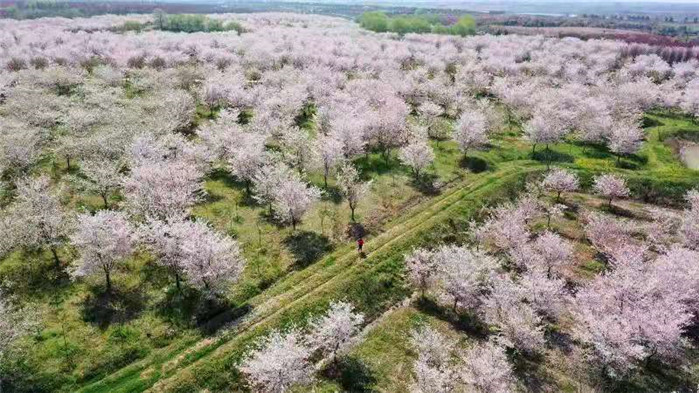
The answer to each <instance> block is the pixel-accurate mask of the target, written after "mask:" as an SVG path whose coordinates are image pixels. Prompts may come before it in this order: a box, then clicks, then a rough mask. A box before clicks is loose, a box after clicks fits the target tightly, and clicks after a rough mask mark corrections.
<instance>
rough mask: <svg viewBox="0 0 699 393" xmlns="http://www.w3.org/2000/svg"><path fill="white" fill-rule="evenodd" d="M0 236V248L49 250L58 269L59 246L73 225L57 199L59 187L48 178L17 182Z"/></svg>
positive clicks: (70, 216) (69, 216)
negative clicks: (12, 201) (55, 187)
mask: <svg viewBox="0 0 699 393" xmlns="http://www.w3.org/2000/svg"><path fill="white" fill-rule="evenodd" d="M2 222H3V227H4V228H3V229H4V231H5V233H3V238H2V240H1V242H2V243H3V246H2V247H0V249H2V250H3V251H5V252H6V251H9V250H11V249H13V248H15V247H29V248H32V247H38V248H45V249H48V250H50V251H51V254H52V255H53V258H54V262H55V264H56V267H57V268H60V265H61V261H60V259H59V258H58V248H59V247H60V246H61V245H62V244H63V242H64V241H65V240H66V239H67V237H68V235H69V233H70V232H71V229H72V227H73V216H72V215H71V214H70V213H69V212H67V211H66V209H64V208H63V206H62V205H61V202H60V200H59V195H58V190H57V189H54V188H52V187H51V182H50V180H49V178H48V177H46V176H41V177H38V178H27V179H22V180H20V181H18V182H17V197H16V198H15V201H14V203H13V204H12V205H11V206H10V207H9V208H8V212H7V215H5V216H4V217H3V220H2Z"/></svg>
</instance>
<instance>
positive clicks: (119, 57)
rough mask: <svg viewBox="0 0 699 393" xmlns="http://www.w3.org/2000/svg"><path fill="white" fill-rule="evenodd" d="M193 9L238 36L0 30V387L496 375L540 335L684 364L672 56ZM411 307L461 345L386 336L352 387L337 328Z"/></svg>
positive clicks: (75, 28) (686, 273) (693, 96)
mask: <svg viewBox="0 0 699 393" xmlns="http://www.w3.org/2000/svg"><path fill="white" fill-rule="evenodd" d="M209 18H210V20H220V21H222V22H226V23H227V22H236V23H238V24H240V25H241V26H242V28H241V29H239V30H238V31H226V32H208V33H205V32H197V33H190V34H187V33H175V32H167V31H162V30H155V29H152V28H150V27H148V26H150V25H149V23H152V22H153V20H152V19H153V16H148V15H140V16H132V15H129V16H110V15H106V16H99V17H94V18H89V19H80V18H78V19H62V18H42V19H37V20H24V21H17V20H6V19H3V20H0V235H1V236H0V289H1V290H2V291H1V292H0V344H1V346H0V390H2V388H5V387H9V389H10V391H19V392H30V391H31V392H49V391H51V392H53V391H60V392H68V391H81V390H82V389H86V390H87V391H94V390H90V389H98V390H102V391H105V390H106V391H134V389H135V391H142V390H146V389H148V388H151V387H152V388H153V389H154V390H158V389H160V390H162V391H174V390H178V391H226V390H240V389H252V390H256V391H265V392H267V391H270V392H277V391H278V392H285V391H289V390H290V389H296V388H297V387H298V386H299V385H305V386H307V387H308V388H309V389H313V388H314V387H316V386H321V385H322V386H325V385H327V386H325V387H327V391H339V390H342V389H348V390H353V389H355V387H352V388H348V387H345V385H342V383H345V382H347V378H348V377H347V376H348V375H350V377H349V379H350V380H353V381H355V382H356V381H360V380H361V381H365V382H366V383H367V384H371V383H376V384H378V385H380V386H379V388H380V389H379V390H381V389H383V391H392V389H393V390H396V389H397V391H401V389H403V390H405V389H411V390H413V391H416V392H421V391H422V392H432V391H434V392H444V391H461V390H468V391H482V392H495V391H497V392H508V391H520V390H522V389H525V387H524V382H523V381H522V379H521V378H519V376H520V375H519V373H518V371H519V370H521V366H522V364H523V363H522V362H530V361H542V362H546V361H548V360H549V359H550V354H551V352H552V349H551V348H552V347H554V346H555V345H556V343H557V341H556V340H555V339H554V338H558V341H564V339H563V338H561V337H564V336H565V337H566V338H569V340H570V341H571V342H572V344H571V346H573V347H574V348H575V350H574V351H573V350H571V351H572V352H574V353H575V354H580V358H581V359H577V358H576V359H573V358H572V356H571V357H568V358H566V359H565V360H566V361H565V362H562V363H561V364H573V363H575V364H584V365H585V367H584V368H582V369H585V370H587V369H588V368H587V367H588V366H591V365H595V366H599V368H601V369H602V370H601V371H602V372H601V373H597V374H595V375H603V376H604V377H601V378H603V380H604V381H609V380H610V378H611V379H613V380H614V381H616V382H618V381H626V380H629V379H630V378H633V376H634V375H637V374H639V373H641V374H642V373H643V370H645V367H647V366H648V365H649V364H651V363H652V362H659V364H662V365H673V367H674V366H676V365H677V364H681V363H682V361H685V362H687V361H690V360H691V357H690V356H689V355H687V354H688V353H689V352H691V351H688V349H691V348H693V344H692V342H691V340H690V337H689V335H688V332H690V331H691V330H692V328H694V327H695V325H694V324H695V317H696V315H695V313H696V311H697V310H698V309H699V306H698V305H697V304H696V298H697V295H698V294H697V293H696V292H697V288H698V285H699V276H697V271H698V270H697V269H696V266H694V265H696V263H699V261H697V252H698V250H699V227H698V226H697V225H698V224H697V222H699V218H698V217H699V196H698V194H697V191H689V192H688V193H687V191H688V190H689V189H691V188H695V187H696V183H692V181H695V180H696V179H697V176H696V173H692V172H691V171H689V170H688V169H686V168H684V167H682V166H681V164H679V161H678V160H677V158H676V157H675V156H673V153H672V150H671V146H670V145H671V144H670V143H665V141H666V139H669V140H671V141H674V140H675V139H677V138H680V136H682V132H685V131H686V130H687V129H695V128H696V123H695V122H696V118H697V117H699V62H697V61H696V60H687V61H677V62H673V63H668V62H667V61H666V60H663V58H661V57H659V56H658V55H656V54H655V53H656V52H658V48H655V47H650V46H647V47H646V46H642V45H634V46H633V48H631V47H630V46H629V44H626V43H623V42H616V41H610V40H595V39H590V40H580V39H575V38H562V39H560V38H545V37H540V36H518V35H502V36H493V35H478V36H471V37H457V36H445V35H433V34H424V35H418V34H407V35H405V36H399V35H396V34H392V33H382V34H377V33H373V32H369V31H366V30H363V29H361V28H360V27H359V26H358V25H357V24H355V23H354V22H351V21H348V20H343V19H339V18H332V17H325V16H314V15H295V14H271V13H270V14H265V13H260V14H220V15H212V16H210V17H209ZM133 21H137V22H139V23H142V26H144V29H142V30H139V31H138V32H134V31H128V29H124V28H123V26H124V24H125V23H127V22H133ZM654 119H655V120H654ZM658 119H660V120H658ZM678 119H679V120H678ZM648 120H654V121H655V122H656V123H657V124H655V125H654V124H651V123H653V122H650V121H648ZM663 121H665V122H667V124H665V123H663ZM658 124H660V125H658ZM644 127H645V128H644ZM668 130H669V131H672V132H674V133H670V134H668V132H669V131H668ZM661 131H662V132H661ZM673 138H675V139H673ZM541 161H545V162H546V165H542V162H541ZM552 165H557V166H560V167H556V168H551V166H552ZM543 171H546V173H544V174H541V176H540V179H537V180H536V181H535V182H533V181H531V179H529V180H530V183H529V187H528V188H527V189H528V191H527V192H526V193H525V194H522V195H520V196H519V197H518V198H517V199H516V200H510V201H503V200H502V198H500V197H501V196H502V195H505V194H507V195H514V194H515V192H514V191H515V190H514V188H517V191H519V188H521V187H520V186H521V185H522V184H523V182H519V183H517V184H518V186H516V187H515V186H512V184H514V183H515V182H514V180H512V179H513V178H514V177H515V176H522V177H529V178H531V177H534V176H535V175H534V174H535V173H537V172H543ZM517 179H519V178H517ZM658 179H661V180H662V181H660V180H658ZM519 180H521V179H519ZM653 180H654V181H655V183H652V184H651V185H657V184H660V185H663V186H664V187H665V188H663V189H660V190H659V189H658V188H657V187H656V188H653V187H650V186H648V183H644V182H646V181H653ZM688 184H689V185H690V186H688ZM499 187H502V190H500V189H499ZM506 187H510V188H508V189H505V188H506ZM518 187H519V188H518ZM500 191H502V192H500ZM685 193H686V201H683V200H682V201H681V198H682V197H684V194H685ZM591 194H595V195H596V196H592V195H591ZM666 194H667V195H666ZM491 196H493V197H496V196H497V197H498V202H499V203H498V204H496V205H495V204H491V203H490V202H492V201H490V200H489V198H490V197H491ZM628 199H631V200H632V201H628ZM639 199H643V200H645V201H647V200H653V201H663V200H671V199H672V200H673V201H674V202H675V205H679V204H681V203H684V210H681V211H680V210H669V209H666V208H665V207H663V206H655V207H650V206H646V207H647V211H644V212H643V214H641V213H638V211H637V210H638V206H637V205H636V204H640V203H641V201H639ZM590 201H593V202H594V203H592V202H590ZM500 202H501V203H500ZM486 205H488V206H489V208H488V209H485V210H483V209H481V208H482V207H484V206H486ZM604 205H606V206H604ZM618 216H624V217H625V218H622V217H618ZM630 217H631V218H630ZM328 221H330V223H329V224H328ZM563 224H567V226H566V225H563ZM444 228H448V229H444ZM359 237H366V241H367V245H366V249H365V251H366V252H365V253H363V254H362V257H363V258H367V259H366V260H364V259H359V258H360V256H359V255H357V252H356V251H355V248H354V247H353V244H352V243H353V242H354V241H356V240H357V239H358V238H359ZM581 250H583V251H581ZM581 254H584V255H585V256H587V257H588V259H587V260H586V263H587V264H588V265H589V266H593V267H597V270H595V269H592V268H590V269H588V270H587V271H586V275H585V274H582V273H581V272H580V268H579V265H580V264H581V263H583V262H581V258H582V257H581ZM576 269H577V270H576ZM583 276H584V277H583ZM668 282H671V283H673V285H664V283H668ZM411 291H414V293H413V295H412V297H411V295H410V293H411ZM408 298H410V299H411V301H410V302H408V303H409V304H408V303H406V304H407V305H406V304H403V303H401V301H402V300H404V299H408ZM428 306H429V307H431V308H432V311H433V313H432V314H430V315H431V316H429V318H428V317H426V319H428V320H429V319H430V318H435V317H434V315H439V316H441V318H442V319H444V320H445V321H446V322H445V321H442V322H445V323H448V324H450V326H452V327H454V326H455V327H457V328H456V330H459V329H461V330H460V331H458V332H456V333H457V334H455V335H456V336H459V335H460V336H459V337H461V338H463V339H464V340H456V339H453V338H454V337H443V336H442V333H440V332H439V331H437V330H433V328H432V327H430V326H427V325H429V323H427V324H424V323H422V322H420V323H417V325H420V324H422V325H425V326H412V325H411V326H409V328H408V329H406V330H405V332H404V334H403V336H402V337H401V340H400V341H399V342H391V348H390V349H391V350H394V351H395V350H397V349H400V348H402V349H403V352H402V354H403V355H404V356H405V357H406V358H409V361H408V362H407V363H406V364H407V365H406V366H405V367H404V368H403V369H402V370H401V371H400V374H401V375H404V374H405V372H406V370H412V374H411V375H410V378H409V379H410V380H409V382H407V384H406V385H404V386H403V385H401V387H400V388H396V387H395V386H389V387H386V386H384V385H381V384H383V383H388V382H386V381H388V380H390V379H391V378H392V377H391V378H389V377H386V379H385V380H377V378H375V377H374V376H373V375H372V374H371V372H370V371H371V367H369V368H367V369H365V368H364V367H365V365H364V364H363V363H357V362H359V360H357V359H360V360H361V359H362V356H365V355H366V352H362V345H363V343H370V344H371V343H374V342H373V341H371V338H372V334H374V333H375V332H376V331H379V332H380V331H381V327H382V326H383V325H382V323H388V322H386V321H390V320H391V319H390V317H391V312H398V313H400V310H403V311H404V310H405V309H406V307H407V308H411V309H412V310H413V311H414V312H415V313H418V314H420V315H422V314H424V313H423V311H424V309H419V310H418V309H417V308H419V307H428ZM396 310H399V311H396ZM384 315H386V317H385V319H384ZM418 319H419V318H418ZM418 322H419V321H418ZM423 322H424V321H423ZM467 322H468V323H467ZM211 330H214V331H217V332H220V335H219V336H217V337H218V338H217V339H212V338H211V337H207V336H206V335H207V334H209V333H210V332H211ZM453 330H454V329H452V331H450V332H451V333H454V332H453ZM465 332H468V333H465ZM471 333H473V334H471ZM389 341H390V340H389ZM465 341H468V342H467V343H466V342H465ZM357 348H358V349H357ZM386 353H392V354H396V352H391V351H386ZM210 354H211V356H209V355H210ZM190 355H191V356H190ZM382 355H383V354H377V355H376V357H373V358H372V357H369V358H368V359H364V360H366V362H367V363H371V361H372V359H380V358H381V356H382ZM396 356H397V355H396ZM365 357H366V356H365ZM583 358H584V359H583ZM536 359H539V360H536ZM541 359H544V360H541ZM688 359H690V360H688ZM578 360H580V361H579V362H576V361H578ZM583 360H585V361H583ZM136 361H137V363H134V362H136ZM135 364H137V365H138V366H137V367H142V369H140V368H139V370H141V371H142V372H133V370H132V369H131V368H129V367H131V366H132V365H135ZM399 364H403V363H401V361H400V359H395V361H394V359H389V360H387V361H384V362H382V363H381V364H378V363H376V364H374V367H387V366H390V365H399ZM223 365H225V366H223ZM544 365H545V366H547V367H549V366H551V364H550V363H544ZM134 367H136V366H134ZM207 367H212V368H207ZM213 367H220V369H217V370H216V372H212V370H214V368H213ZM367 367H368V366H367ZM545 368H546V367H545ZM551 368H552V369H556V366H555V365H554V366H551ZM675 369H679V368H677V367H675ZM362 370H364V371H362ZM367 370H368V371H367ZM557 370H560V368H559V369H557ZM200 371H203V372H200ZM360 371H361V372H362V373H363V374H362V375H361V376H362V378H359V377H357V376H356V375H354V374H352V373H360ZM348 373H349V374H348ZM389 374H390V373H384V374H381V375H383V376H387V375H389ZM202 375H207V376H208V377H207V378H208V379H207V380H206V381H203V380H201V379H198V378H201V377H200V376H202ZM355 377H356V378H355ZM683 377H684V376H683ZM695 377H696V376H695V375H688V376H687V380H690V379H691V378H695ZM343 378H344V379H343ZM576 378H577V377H576ZM579 379H580V380H581V381H587V380H585V378H583V377H580V378H579ZM681 379H682V378H679V377H678V378H676V380H681ZM371 381H373V382H371ZM404 382H405V381H404ZM322 386H321V387H322ZM673 386H674V385H673ZM365 388H366V386H365ZM357 389H358V388H357ZM551 390H552V391H554V390H562V389H560V386H555V387H553V388H551ZM294 391H295V390H294Z"/></svg>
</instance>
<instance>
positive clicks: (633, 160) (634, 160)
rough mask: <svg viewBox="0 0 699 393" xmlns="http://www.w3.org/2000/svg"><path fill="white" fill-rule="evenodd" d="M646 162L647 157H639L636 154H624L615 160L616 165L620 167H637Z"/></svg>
mask: <svg viewBox="0 0 699 393" xmlns="http://www.w3.org/2000/svg"><path fill="white" fill-rule="evenodd" d="M647 163H648V158H646V157H641V156H637V155H630V156H625V157H623V158H622V159H620V160H617V162H616V166H617V168H621V169H631V170H635V169H639V168H640V167H641V166H643V165H645V164H647Z"/></svg>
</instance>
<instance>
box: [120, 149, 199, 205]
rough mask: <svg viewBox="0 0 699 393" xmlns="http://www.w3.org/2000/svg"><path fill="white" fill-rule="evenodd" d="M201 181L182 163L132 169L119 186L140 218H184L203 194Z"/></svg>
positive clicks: (191, 169) (190, 167) (127, 203)
mask: <svg viewBox="0 0 699 393" xmlns="http://www.w3.org/2000/svg"><path fill="white" fill-rule="evenodd" d="M201 178H202V173H201V171H199V169H197V168H196V167H195V166H193V165H192V164H191V163H189V162H187V161H183V160H173V161H153V162H149V163H144V164H142V165H138V166H136V167H133V168H131V172H130V173H129V174H128V175H127V176H125V177H124V179H123V183H122V184H123V187H124V196H125V197H126V205H127V208H128V209H129V211H131V213H133V214H134V215H137V216H142V217H153V218H161V219H163V218H165V217H171V216H177V215H179V216H181V217H184V216H186V215H187V214H188V213H189V210H190V208H191V207H192V206H193V205H194V204H195V203H196V202H197V201H198V200H199V199H200V196H201V194H202V193H203V187H202V182H201Z"/></svg>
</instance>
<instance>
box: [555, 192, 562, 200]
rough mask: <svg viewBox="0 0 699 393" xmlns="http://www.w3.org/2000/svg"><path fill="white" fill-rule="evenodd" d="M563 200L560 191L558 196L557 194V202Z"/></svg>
mask: <svg viewBox="0 0 699 393" xmlns="http://www.w3.org/2000/svg"><path fill="white" fill-rule="evenodd" d="M560 200H561V192H560V191H558V194H556V202H559V201H560Z"/></svg>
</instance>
